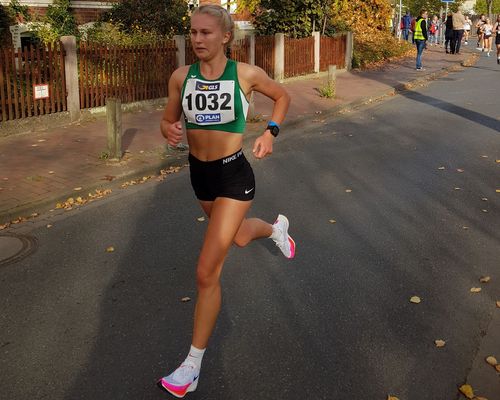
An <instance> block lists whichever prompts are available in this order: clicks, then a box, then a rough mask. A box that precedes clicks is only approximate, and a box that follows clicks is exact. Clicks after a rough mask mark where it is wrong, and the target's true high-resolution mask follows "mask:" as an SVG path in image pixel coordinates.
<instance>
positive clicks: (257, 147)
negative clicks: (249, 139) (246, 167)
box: [252, 131, 274, 158]
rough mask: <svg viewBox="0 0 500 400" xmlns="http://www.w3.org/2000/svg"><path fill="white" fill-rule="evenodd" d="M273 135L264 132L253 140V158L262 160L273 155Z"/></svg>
mask: <svg viewBox="0 0 500 400" xmlns="http://www.w3.org/2000/svg"><path fill="white" fill-rule="evenodd" d="M273 139H274V137H273V135H271V133H270V132H267V131H266V132H264V133H263V134H262V135H261V136H259V137H258V138H257V139H255V143H254V145H253V150H252V151H253V155H254V157H255V158H264V157H265V156H267V155H269V154H272V153H273Z"/></svg>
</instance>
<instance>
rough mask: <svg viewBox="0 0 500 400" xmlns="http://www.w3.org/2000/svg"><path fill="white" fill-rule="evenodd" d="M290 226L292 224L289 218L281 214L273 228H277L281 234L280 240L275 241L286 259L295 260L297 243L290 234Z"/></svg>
mask: <svg viewBox="0 0 500 400" xmlns="http://www.w3.org/2000/svg"><path fill="white" fill-rule="evenodd" d="M289 225H290V223H289V222H288V218H287V217H285V216H284V215H281V214H279V215H278V218H276V221H275V222H274V224H273V227H275V228H276V229H277V231H278V232H279V238H278V239H273V240H274V242H275V243H276V246H278V247H279V249H280V250H281V252H282V253H283V255H284V256H285V257H286V258H294V257H295V241H294V240H293V239H292V238H291V237H290V235H289V234H288V226H289Z"/></svg>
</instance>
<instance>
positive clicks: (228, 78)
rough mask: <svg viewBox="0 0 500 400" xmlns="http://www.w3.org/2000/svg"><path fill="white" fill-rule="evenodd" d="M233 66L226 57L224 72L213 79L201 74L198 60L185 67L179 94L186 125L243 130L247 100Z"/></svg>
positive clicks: (239, 131) (240, 131)
mask: <svg viewBox="0 0 500 400" xmlns="http://www.w3.org/2000/svg"><path fill="white" fill-rule="evenodd" d="M236 66H237V63H236V61H233V60H227V63H226V67H225V68H224V72H223V73H222V75H221V76H220V77H219V78H218V79H215V80H209V79H205V78H204V77H203V75H202V74H201V71H200V63H199V62H196V63H194V64H192V65H191V66H190V67H189V71H188V74H187V76H186V79H185V80H184V84H183V85H182V96H181V98H182V109H183V111H184V116H185V119H186V128H187V129H203V130H217V131H223V132H233V133H243V132H245V125H246V118H247V113H248V105H249V104H248V100H247V99H246V97H245V94H244V93H243V91H242V90H241V88H240V84H239V81H238V71H237V67H236Z"/></svg>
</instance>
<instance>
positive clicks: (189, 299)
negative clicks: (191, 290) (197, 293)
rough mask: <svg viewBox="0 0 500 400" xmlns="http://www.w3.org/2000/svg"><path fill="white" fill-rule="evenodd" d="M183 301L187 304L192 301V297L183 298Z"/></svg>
mask: <svg viewBox="0 0 500 400" xmlns="http://www.w3.org/2000/svg"><path fill="white" fill-rule="evenodd" d="M181 301H182V302H183V303H187V302H188V301H191V297H183V298H182V299H181Z"/></svg>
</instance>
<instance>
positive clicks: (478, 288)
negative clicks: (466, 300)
mask: <svg viewBox="0 0 500 400" xmlns="http://www.w3.org/2000/svg"><path fill="white" fill-rule="evenodd" d="M470 291H471V293H479V292H480V291H481V288H480V287H473V288H470Z"/></svg>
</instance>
